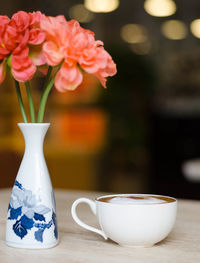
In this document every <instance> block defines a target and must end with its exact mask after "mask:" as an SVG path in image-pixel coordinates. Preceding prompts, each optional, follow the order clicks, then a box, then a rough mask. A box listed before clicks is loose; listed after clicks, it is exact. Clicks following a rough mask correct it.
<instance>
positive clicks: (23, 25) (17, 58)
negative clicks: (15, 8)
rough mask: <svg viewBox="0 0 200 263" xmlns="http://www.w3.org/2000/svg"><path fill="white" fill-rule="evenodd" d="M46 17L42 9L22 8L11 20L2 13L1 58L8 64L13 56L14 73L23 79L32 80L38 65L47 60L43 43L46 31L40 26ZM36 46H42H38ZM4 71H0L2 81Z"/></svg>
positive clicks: (0, 25)
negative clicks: (26, 9)
mask: <svg viewBox="0 0 200 263" xmlns="http://www.w3.org/2000/svg"><path fill="white" fill-rule="evenodd" d="M43 18H44V15H43V14H41V13H40V12H39V11H38V12H33V13H27V12H24V11H19V12H17V13H15V14H14V15H13V16H12V18H11V19H9V18H8V17H6V16H0V60H3V59H4V60H5V61H4V62H2V63H1V65H3V67H6V63H5V62H6V59H7V58H8V57H9V56H11V65H10V66H11V72H12V75H13V77H14V78H15V79H16V80H18V81H20V82H25V81H28V80H30V79H31V78H32V77H33V76H34V74H35V71H36V66H39V65H42V64H45V63H46V60H45V58H44V55H43V54H42V46H41V44H42V43H43V42H44V40H45V33H44V32H43V31H42V30H41V29H40V21H41V19H43ZM35 46H38V47H40V48H37V49H35V48H34V47H35ZM32 50H33V51H34V54H32ZM3 73H5V68H4V70H0V82H1V81H2V80H3V79H4V75H5V74H4V75H2V74H3Z"/></svg>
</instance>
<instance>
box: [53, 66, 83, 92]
mask: <svg viewBox="0 0 200 263" xmlns="http://www.w3.org/2000/svg"><path fill="white" fill-rule="evenodd" d="M82 80H83V75H82V73H81V72H80V70H79V68H78V67H77V66H76V65H73V66H69V65H68V64H67V63H64V64H63V65H62V67H61V69H60V70H59V71H58V73H57V75H56V79H55V87H56V89H57V90H58V91H60V92H65V91H66V90H75V89H76V88H77V87H78V86H79V85H80V84H81V82H82Z"/></svg>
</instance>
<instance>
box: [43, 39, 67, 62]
mask: <svg viewBox="0 0 200 263" xmlns="http://www.w3.org/2000/svg"><path fill="white" fill-rule="evenodd" d="M43 52H44V55H45V57H46V60H47V63H48V64H49V65H50V66H55V65H58V64H59V63H60V62H61V61H62V59H63V55H62V54H61V53H60V52H59V48H58V47H57V45H56V44H55V43H53V42H51V41H48V42H45V43H44V45H43Z"/></svg>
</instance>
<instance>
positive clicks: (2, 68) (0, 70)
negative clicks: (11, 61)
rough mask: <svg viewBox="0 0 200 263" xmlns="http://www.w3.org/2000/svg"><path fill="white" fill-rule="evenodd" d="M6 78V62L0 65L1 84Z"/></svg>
mask: <svg viewBox="0 0 200 263" xmlns="http://www.w3.org/2000/svg"><path fill="white" fill-rule="evenodd" d="M5 76H6V60H5V59H4V60H3V61H2V62H1V63H0V83H2V82H3V81H4V79H5Z"/></svg>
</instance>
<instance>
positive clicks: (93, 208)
mask: <svg viewBox="0 0 200 263" xmlns="http://www.w3.org/2000/svg"><path fill="white" fill-rule="evenodd" d="M80 203H86V204H88V205H89V207H90V209H91V210H92V212H93V213H94V214H95V215H96V210H97V209H96V204H95V202H94V201H92V200H90V199H88V198H79V199H77V200H76V201H75V202H74V203H73V205H72V208H71V213H72V217H73V219H74V221H75V222H76V223H77V224H78V225H79V226H82V227H83V228H85V229H87V230H90V231H92V232H95V233H97V234H99V235H101V236H102V237H104V238H105V239H106V240H107V239H108V238H107V236H106V235H105V233H104V232H103V231H102V230H100V229H97V228H94V227H92V226H89V225H87V224H85V223H84V222H83V221H81V220H80V219H79V218H78V216H77V213H76V207H77V205H78V204H80Z"/></svg>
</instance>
